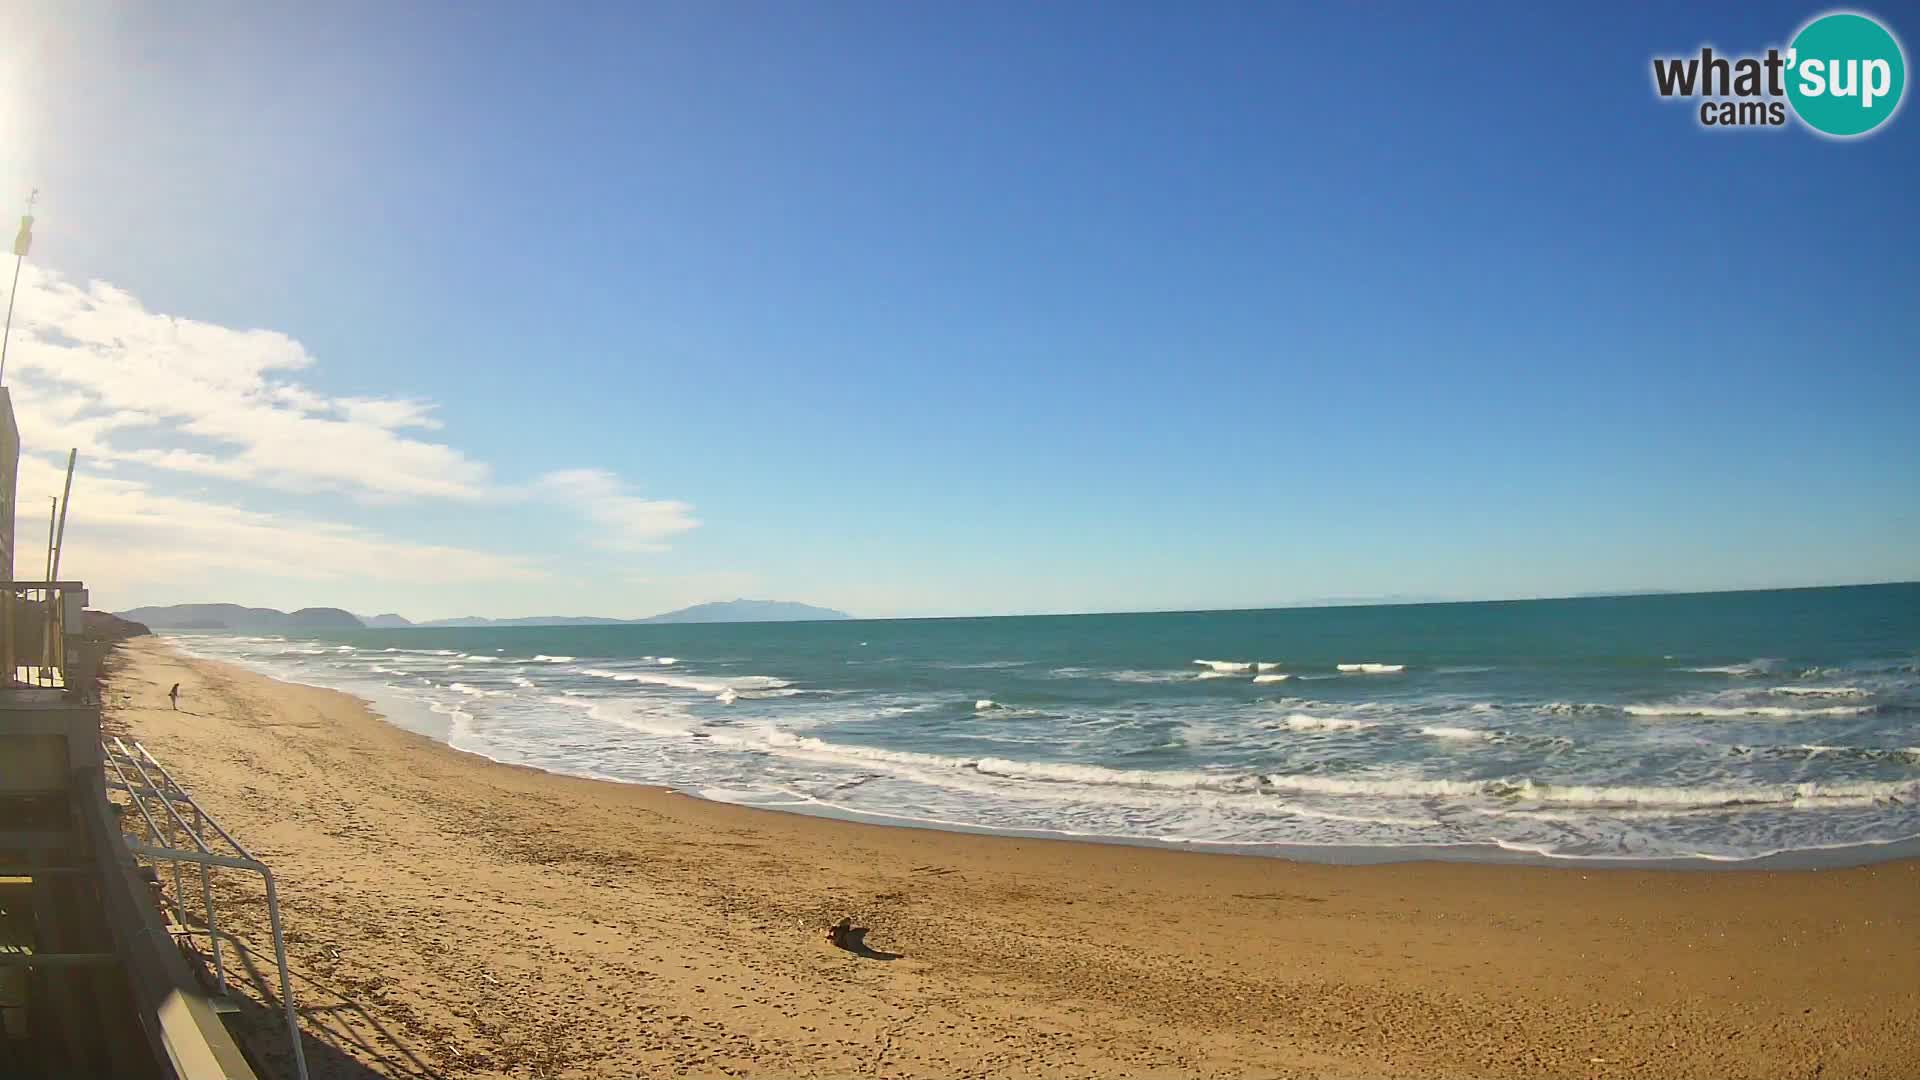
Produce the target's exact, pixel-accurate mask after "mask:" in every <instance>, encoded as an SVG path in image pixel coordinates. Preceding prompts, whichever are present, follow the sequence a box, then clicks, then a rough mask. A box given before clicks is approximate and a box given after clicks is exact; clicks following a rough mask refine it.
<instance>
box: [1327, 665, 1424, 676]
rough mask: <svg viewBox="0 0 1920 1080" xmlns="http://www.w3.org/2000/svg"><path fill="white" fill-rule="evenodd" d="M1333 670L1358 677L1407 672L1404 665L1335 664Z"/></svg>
mask: <svg viewBox="0 0 1920 1080" xmlns="http://www.w3.org/2000/svg"><path fill="white" fill-rule="evenodd" d="M1334 667H1335V669H1337V670H1340V671H1345V672H1350V673H1353V674H1359V675H1392V674H1395V673H1397V672H1402V671H1405V670H1407V665H1405V664H1376V663H1371V662H1369V663H1360V664H1335V665H1334Z"/></svg>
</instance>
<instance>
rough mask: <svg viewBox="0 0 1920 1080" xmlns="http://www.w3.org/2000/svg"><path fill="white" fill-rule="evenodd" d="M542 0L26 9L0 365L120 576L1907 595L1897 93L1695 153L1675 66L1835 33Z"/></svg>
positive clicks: (294, 590) (498, 608)
mask: <svg viewBox="0 0 1920 1080" xmlns="http://www.w3.org/2000/svg"><path fill="white" fill-rule="evenodd" d="M564 7H567V8H569V10H564V11H558V12H556V11H550V10H544V9H541V8H539V7H538V6H535V7H528V6H526V5H511V6H509V5H485V4H470V5H459V6H446V7H436V6H430V5H425V4H421V5H392V6H376V5H351V4H341V5H260V6H258V7H256V8H253V9H247V8H236V7H234V6H231V5H221V6H216V5H164V6H155V5H136V6H129V7H126V8H119V7H115V6H110V5H93V6H88V5H77V6H65V5H52V4H43V5H41V6H38V7H36V6H35V5H33V4H29V5H28V7H27V9H25V11H24V13H23V14H22V15H18V16H15V19H16V20H17V21H18V22H19V23H20V26H21V28H23V32H19V33H14V34H12V35H11V36H10V38H9V43H8V45H7V46H5V48H6V49H7V50H8V53H9V55H8V56H7V57H6V58H5V59H7V61H8V63H7V64H6V65H5V68H6V71H7V72H8V74H6V75H5V76H3V77H0V93H4V94H5V98H4V99H0V141H3V142H4V143H6V144H8V146H7V152H6V153H5V154H4V155H3V156H0V192H9V191H14V190H19V191H20V192H22V193H24V191H25V189H26V188H27V187H29V186H31V185H34V184H38V185H39V186H40V187H41V188H42V191H43V194H42V203H41V217H40V229H39V238H38V240H37V243H36V247H35V249H34V253H33V258H32V259H31V260H30V263H29V267H30V277H29V278H28V279H26V282H27V283H26V285H24V286H23V296H22V305H23V306H22V312H21V318H23V319H31V318H33V315H32V312H31V310H29V307H28V305H29V302H34V303H37V304H38V305H39V310H40V311H41V312H42V313H43V315H42V316H41V317H40V321H39V322H30V323H28V324H26V326H25V329H24V330H23V329H22V327H21V326H18V325H17V326H16V335H21V334H24V336H25V340H24V342H23V340H22V339H21V337H20V336H17V337H16V343H15V347H16V348H18V349H20V350H21V355H22V356H23V357H25V359H24V360H22V361H21V364H22V366H21V367H20V369H19V372H18V374H15V373H11V372H10V374H9V377H8V381H9V384H10V385H11V386H12V387H13V388H14V393H15V397H16V405H17V406H18V407H19V408H21V410H22V411H23V413H25V412H27V411H29V410H30V409H33V408H41V407H42V405H41V404H40V403H44V402H48V401H55V402H58V403H60V410H64V411H60V410H54V411H49V412H45V413H44V414H36V416H35V417H23V427H24V428H26V430H27V434H28V437H29V441H30V445H34V447H35V448H36V449H45V450H48V451H51V450H52V449H53V448H54V447H53V446H52V445H51V444H52V443H60V444H61V448H64V446H65V445H66V444H68V443H73V442H82V443H85V445H83V447H82V461H83V482H81V483H79V484H77V488H78V491H77V493H76V496H75V500H74V507H73V513H74V515H75V521H74V522H73V523H71V524H70V525H69V528H70V530H71V531H72V533H73V536H74V541H73V544H74V546H73V548H72V554H71V555H70V556H69V557H70V558H75V559H80V558H83V556H84V557H85V558H86V563H85V564H84V565H79V566H76V567H75V570H74V572H75V573H78V574H81V575H82V576H85V577H87V578H89V580H92V581H95V582H96V583H98V584H99V587H100V588H102V589H103V590H104V592H105V595H103V596H102V597H101V600H102V602H103V603H106V604H107V605H108V606H112V607H125V606H132V605H133V604H136V603H150V602H172V601H192V600H215V599H219V600H233V601H240V602H249V603H263V604H273V605H276V606H297V605H301V604H339V605H341V606H347V607H351V608H354V609H355V610H370V609H380V610H389V609H393V610H400V611H402V612H405V613H407V614H410V615H415V616H420V617H430V616H437V615H452V614H464V613H469V612H472V613H479V614H489V615H526V614H536V613H550V612H554V611H566V612H576V613H595V614H614V615H639V614H647V613H650V612H651V611H654V610H659V609H661V608H664V607H670V606H676V605H678V604H681V603H691V602H695V601H699V600H707V599H716V598H723V597H730V596H733V595H738V594H746V595H755V596H767V597H777V598H784V599H798V600H806V601H810V602H815V603H822V604H828V605H833V606H839V607H844V608H847V609H849V610H853V611H856V612H858V613H861V614H871V615H894V614H961V613H980V612H989V613H992V612H1027V611H1081V610H1113V609H1131V608H1167V607H1215V606H1258V605H1264V604H1272V603H1285V602H1295V601H1300V600H1306V599H1311V598H1316V597H1334V596H1338V597H1357V596H1385V595H1418V596H1433V597H1463V598H1464V597H1487V596H1526V595H1549V594H1565V593H1573V592H1583V591H1598V590H1605V589H1616V588H1643V587H1658V588H1727V587H1753V586H1769V585H1785V584H1811V583H1826V582H1843V581H1870V580H1892V579H1912V578H1916V577H1920V433H1917V430H1916V429H1920V423H1916V421H1917V420H1920V295H1917V294H1920V248H1917V246H1916V241H1920V209H1916V206H1915V200H1914V199H1913V197H1912V191H1913V177H1914V176H1916V175H1920V127H1916V124H1920V121H1916V119H1915V117H1914V116H1913V115H1912V110H1911V109H1906V110H1903V112H1902V114H1901V115H1900V116H1898V117H1896V118H1895V120H1894V121H1893V122H1892V123H1891V125H1890V126H1888V127H1887V128H1885V129H1883V130H1882V131H1881V132H1879V133H1877V134H1875V135H1873V136H1872V137H1870V138H1867V139H1864V140H1858V141H1854V142H1849V143H1839V142H1833V141H1828V140H1824V139H1821V138H1818V137H1815V136H1814V135H1812V134H1810V133H1808V132H1807V131H1805V130H1804V129H1800V128H1798V127H1789V128H1788V129H1785V130H1764V131H1743V132H1709V131H1703V130H1702V129H1701V128H1700V127H1699V126H1698V125H1697V123H1696V122H1695V120H1694V118H1693V114H1692V110H1691V108H1690V107H1689V106H1688V105H1686V104H1683V103H1674V102H1662V101H1659V100H1657V99H1656V98H1655V96H1654V94H1653V90H1652V87H1651V79H1650V76H1649V60H1650V58H1651V57H1652V56H1654V55H1656V54H1659V55H1684V54H1687V53H1690V52H1694V51H1697V49H1698V48H1699V47H1700V45H1702V44H1712V45H1714V46H1715V47H1716V48H1719V49H1722V50H1726V51H1732V52H1759V51H1763V50H1764V49H1765V48H1766V47H1767V46H1769V45H1782V44H1784V43H1785V41H1786V40H1787V39H1788V38H1789V37H1790V36H1791V34H1792V33H1793V31H1794V30H1795V29H1796V28H1797V27H1798V26H1800V25H1801V24H1802V23H1803V22H1805V21H1806V20H1807V19H1808V18H1809V17H1810V16H1812V15H1814V14H1817V13H1818V12H1819V11H1821V10H1823V9H1821V8H1817V7H1794V6H1773V5H1765V4H1755V5H1747V6H1744V7H1742V8H1741V9H1739V10H1722V11H1703V12H1679V11H1666V10H1653V9H1651V8H1649V9H1648V10H1624V11H1614V10H1609V11H1595V12H1591V13H1581V12H1575V11H1571V10H1561V9H1560V7H1559V6H1557V5H1517V4H1516V5H1501V6H1485V7H1479V8H1475V9H1472V10H1454V9H1451V8H1444V9H1443V8H1439V7H1428V6H1415V5H1395V6H1386V5H1381V6H1374V7H1371V8H1362V7H1357V6H1356V7H1351V8H1339V9H1333V10H1311V9H1307V8H1304V7H1302V8H1290V7H1289V8H1283V7H1280V6H1276V5H1226V4H1209V5H1199V6H1195V7H1191V8H1187V9H1176V8H1174V7H1172V6H1168V5H1120V4H1098V5H1096V4H1063V5H1053V6H1050V7H1046V8H1044V9H1043V10H1038V11H1035V10H1031V9H1030V7H1029V6H1023V5H967V6H964V7H962V6H958V5H945V6H935V5H896V4H871V5H826V4H823V5H747V4H733V3H723V4H686V5H666V4H635V5H627V4H606V5H597V6H596V5H578V6H564ZM1879 13H1880V14H1882V15H1884V16H1885V17H1886V21H1887V22H1889V23H1890V24H1891V26H1892V28H1893V30H1894V32H1895V33H1896V34H1900V35H1902V36H1903V40H1906V41H1907V42H1908V43H1909V44H1908V48H1909V51H1910V52H1911V49H1912V45H1911V42H1912V41H1913V40H1914V37H1913V35H1915V34H1916V33H1920V17H1916V16H1914V15H1913V13H1912V11H1911V9H1898V10H1896V9H1891V8H1889V9H1884V10H1882V11H1880V12H1879ZM32 275H49V276H45V277H41V276H32ZM90 282H101V283H106V284H107V285H110V286H111V288H112V290H113V291H112V292H111V293H101V292H99V291H97V290H96V291H92V292H89V289H90V288H91V287H90V286H89V283H90ZM36 288H39V289H41V290H43V291H41V292H36V291H35V289H36ZM62 289H64V290H66V291H65V292H64V293H63V292H60V290H62ZM62 297H64V300H63V299H62ZM63 305H64V306H63ZM49 310H53V311H72V312H77V313H78V314H73V315H72V316H71V317H72V318H73V319H76V320H80V319H84V320H90V322H87V323H86V325H90V326H93V327H94V328H95V331H94V332H92V333H86V332H78V331H75V330H74V329H73V327H71V326H64V325H61V324H60V323H59V322H58V320H57V319H54V318H53V317H51V316H46V315H44V313H45V312H47V311H49ZM166 317H172V318H177V319H184V320H193V321H194V323H195V324H196V325H198V324H204V325H205V326H206V327H207V328H209V330H208V333H207V334H206V335H201V336H199V337H196V340H200V339H201V338H202V337H203V338H204V341H203V342H202V344H200V345H193V346H180V348H182V349H186V348H201V349H203V351H204V352H205V357H203V358H199V359H196V358H194V357H186V358H184V359H181V360H179V363H181V364H184V365H186V367H187V368H189V369H191V371H192V372H193V373H195V374H193V376H192V378H194V379H200V378H204V379H206V380H207V381H206V382H205V383H204V384H203V383H200V382H190V381H188V382H183V381H182V378H183V377H182V376H179V375H178V374H177V372H176V371H175V369H172V368H164V367H161V368H156V367H152V366H151V365H147V366H143V365H145V361H144V360H143V359H142V357H143V355H144V353H143V351H142V350H143V349H147V348H150V347H156V346H151V344H142V343H143V342H146V343H151V342H152V341H155V340H157V339H156V338H154V337H153V336H152V335H154V334H163V335H164V334H169V333H172V331H171V330H168V329H167V327H170V326H172V325H174V324H173V323H171V322H170V321H167V318H166ZM116 320H118V321H116ZM109 323H111V325H112V326H113V327H115V328H114V329H101V328H102V327H106V326H107V325H108V324H109ZM123 323H125V324H126V325H130V326H131V325H137V326H138V327H140V328H141V329H138V330H137V331H128V330H124V329H120V328H119V327H121V326H122V324H123ZM76 325H78V324H76ZM254 329H260V330H267V331H272V332H274V334H276V335H284V337H273V338H271V340H269V339H266V338H261V337H260V336H258V335H255V336H252V337H249V336H248V335H246V334H244V333H241V332H242V331H247V330H254ZM213 331H221V333H218V334H216V333H213ZM169 340H171V339H169ZM76 342H77V344H76ZM263 343H264V344H263ZM295 343H297V344H295ZM63 347H67V348H83V349H87V350H91V351H90V353H89V356H90V357H93V358H95V359H98V360H99V363H98V364H97V365H95V366H93V367H90V368H88V369H87V370H89V371H92V372H94V374H92V375H90V376H88V378H90V379H91V380H92V381H91V382H83V381H79V380H78V377H76V376H70V375H68V374H65V372H67V371H69V370H77V368H71V367H70V365H72V364H74V363H77V361H76V360H74V357H75V356H76V355H77V354H72V353H62V352H60V351H59V349H60V348H63ZM260 348H267V349H269V351H271V350H273V349H288V348H291V349H296V350H298V351H299V360H298V362H289V363H287V364H284V365H278V366H276V364H275V363H273V362H263V361H261V360H260V359H259V356H258V355H256V353H257V350H258V349H260ZM36 350H38V351H36ZM250 350H251V351H250ZM108 354H111V355H108ZM263 364H264V366H263ZM115 365H119V366H115ZM221 365H227V366H225V367H223V366H221ZM125 372H132V373H134V374H124V373H125ZM141 372H145V373H146V375H145V376H141V375H140V374H139V373H141ZM155 372H160V373H161V374H160V375H155V374H154V373H155ZM231 372H239V373H241V374H240V375H231ZM140 377H152V378H153V379H154V380H155V381H154V383H153V385H152V387H151V389H150V390H145V391H137V390H136V389H135V387H136V386H138V385H139V384H138V382H137V379H138V378H140ZM130 380H133V381H130ZM289 384H291V385H293V386H294V387H295V389H293V390H288V389H286V387H287V385H289ZM143 393H144V394H146V395H147V396H148V397H150V398H152V399H153V400H154V401H155V402H156V405H155V407H154V408H152V409H143V408H142V407H141V402H142V401H143V400H145V399H144V398H143V397H142V394H143ZM62 394H69V395H73V396H71V397H70V398H69V397H61V395H62ZM169 395H172V397H169ZM303 395H304V396H303ZM176 398H177V399H178V400H175V399H176ZM163 399H164V403H161V402H162V401H163ZM369 401H373V402H381V403H384V404H380V405H373V406H354V405H351V404H349V403H352V402H363V403H364V402H369ZM197 402H210V403H215V404H218V406H219V407H218V409H217V410H215V408H214V404H209V405H208V406H207V408H208V409H209V410H210V411H217V412H218V413H219V415H218V416H215V417H211V418H208V417H202V416H199V415H198V414H196V413H195V411H194V410H195V409H196V408H197V407H198V406H197V405H196V403H197ZM47 408H49V409H51V408H52V407H51V406H48V407H47ZM408 409H413V410H416V412H414V413H409V412H407V410H408ZM276 410H278V411H276ZM403 414H404V415H403ZM108 416H117V417H119V419H117V420H113V421H108V422H103V423H96V424H94V425H92V427H91V428H89V427H87V422H88V421H89V420H92V421H100V420H101V419H102V418H103V417H108ZM422 418H425V423H418V422H416V421H418V420H421V419H422ZM296 421H299V422H304V423H309V424H320V423H322V422H323V421H324V423H325V424H326V425H327V426H326V428H325V431H324V434H326V436H327V439H328V441H327V442H325V444H324V445H322V444H321V443H318V442H316V443H314V446H315V447H316V448H317V449H314V450H312V451H310V452H309V451H304V450H299V449H289V448H288V446H287V443H288V442H289V440H295V441H301V442H302V444H303V445H304V439H305V436H298V438H297V439H296V435H297V433H298V432H300V431H305V430H308V429H306V428H302V427H300V426H299V424H298V423H295V422H296ZM286 424H293V425H294V426H290V427H288V426H283V425H286ZM74 428H85V429H86V430H90V431H91V430H94V429H95V428H97V429H98V431H97V433H96V434H95V435H93V436H90V438H88V439H80V438H75V437H70V434H69V433H68V429H74ZM314 430H319V429H318V428H315V429H314ZM36 438H37V439H39V443H34V440H35V439H36ZM276 440H277V442H276ZM356 440H359V441H356ZM395 440H400V441H403V442H405V443H407V444H408V445H406V446H404V447H399V448H398V449H396V446H397V445H398V444H397V443H396V442H395ZM41 444H46V445H41ZM389 453H393V454H399V455H402V456H404V457H405V459H406V463H405V464H404V465H402V466H398V467H395V468H393V469H392V470H391V471H392V472H393V473H394V474H395V475H396V476H398V477H399V479H398V480H393V479H391V478H389V477H387V476H386V473H387V472H388V471H389V470H388V468H387V463H388V461H389V460H390V459H389V457H388V455H389ZM89 469H91V470H93V471H92V472H88V471H86V470H89ZM51 471H52V470H51V469H50V468H49V469H38V468H37V467H36V469H35V470H34V471H31V472H27V473H23V479H22V490H21V502H22V505H23V507H24V508H26V509H23V511H22V513H23V520H25V517H26V516H27V511H28V510H31V511H32V514H33V515H38V514H42V513H44V505H45V503H44V494H43V493H39V492H38V488H37V487H35V485H40V486H47V482H46V481H45V480H44V479H43V478H44V477H45V476H47V475H51ZM88 479H92V480H93V481H94V483H93V484H92V486H91V487H90V486H89V484H88V483H87V482H84V481H86V480H88ZM443 480H444V481H445V483H444V485H443V484H442V481H443ZM90 491H91V492H93V493H94V495H93V496H91V497H93V498H95V499H97V500H98V502H97V504H96V505H97V506H99V507H100V509H99V510H97V511H95V513H96V518H97V520H94V521H93V522H91V531H90V522H89V519H88V517H87V514H88V511H89V507H88V500H89V498H90V495H89V492H90ZM36 499H38V500H39V501H38V502H36V501H35V500H36ZM34 507H40V509H34ZM228 513H231V514H236V515H244V521H245V522H247V523H248V528H247V529H246V530H244V531H245V532H246V534H247V535H246V537H245V538H243V539H239V540H235V539H232V538H231V537H230V536H229V535H227V533H228V532H230V531H231V530H223V531H221V533H220V535H219V536H214V535H212V533H213V532H214V530H213V529H212V528H211V527H209V529H208V530H206V532H205V533H204V534H202V533H193V534H185V533H182V532H181V530H180V529H179V528H178V527H177V526H178V525H179V524H180V523H182V522H189V521H204V522H212V523H217V522H223V521H226V520H228V519H227V518H226V517H224V516H223V515H224V514H228ZM235 520H241V519H235ZM696 522H697V524H695V523H696ZM321 525H324V527H325V528H326V529H337V530H341V531H342V535H341V536H339V537H334V538H332V539H330V540H329V541H328V544H327V546H326V548H325V550H313V551H309V550H308V549H307V548H306V547H305V546H303V541H301V540H299V537H300V536H301V535H310V534H312V533H313V532H314V531H315V530H316V528H317V527H319V526H321ZM276 530H279V531H276ZM22 531H23V532H24V533H27V534H29V535H31V534H32V532H33V530H31V529H24V528H23V530H22ZM610 533H620V534H622V536H624V539H621V538H618V537H616V538H614V539H613V540H612V541H611V542H610V540H609V534H610ZM89 543H92V544H94V545H95V546H94V547H92V548H89V547H88V544H89ZM167 544H173V545H175V546H176V547H178V548H179V550H176V551H173V552H172V553H171V554H167V555H165V556H164V557H163V556H161V555H154V556H153V557H152V558H148V559H144V560H143V559H140V558H130V557H129V556H128V554H127V553H128V552H129V551H140V552H157V551H160V550H162V549H163V548H164V546H165V545H167ZM30 546H31V545H30V543H29V542H28V541H26V540H23V541H22V544H21V549H22V551H23V552H27V551H28V550H29V548H30ZM37 558H38V556H37V555H30V554H23V556H22V559H23V561H24V560H26V559H37ZM69 565H73V564H72V563H69ZM423 566H428V567H432V568H435V570H436V572H434V573H423V572H421V570H420V568H421V567H423Z"/></svg>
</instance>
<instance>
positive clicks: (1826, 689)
mask: <svg viewBox="0 0 1920 1080" xmlns="http://www.w3.org/2000/svg"><path fill="white" fill-rule="evenodd" d="M1767 693H1769V694H1786V695H1788V696H1790V697H1866V696H1867V691H1865V690H1863V689H1861V688H1860V687H1858V686H1776V687H1774V688H1773V689H1771V690H1769V691H1767Z"/></svg>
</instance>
